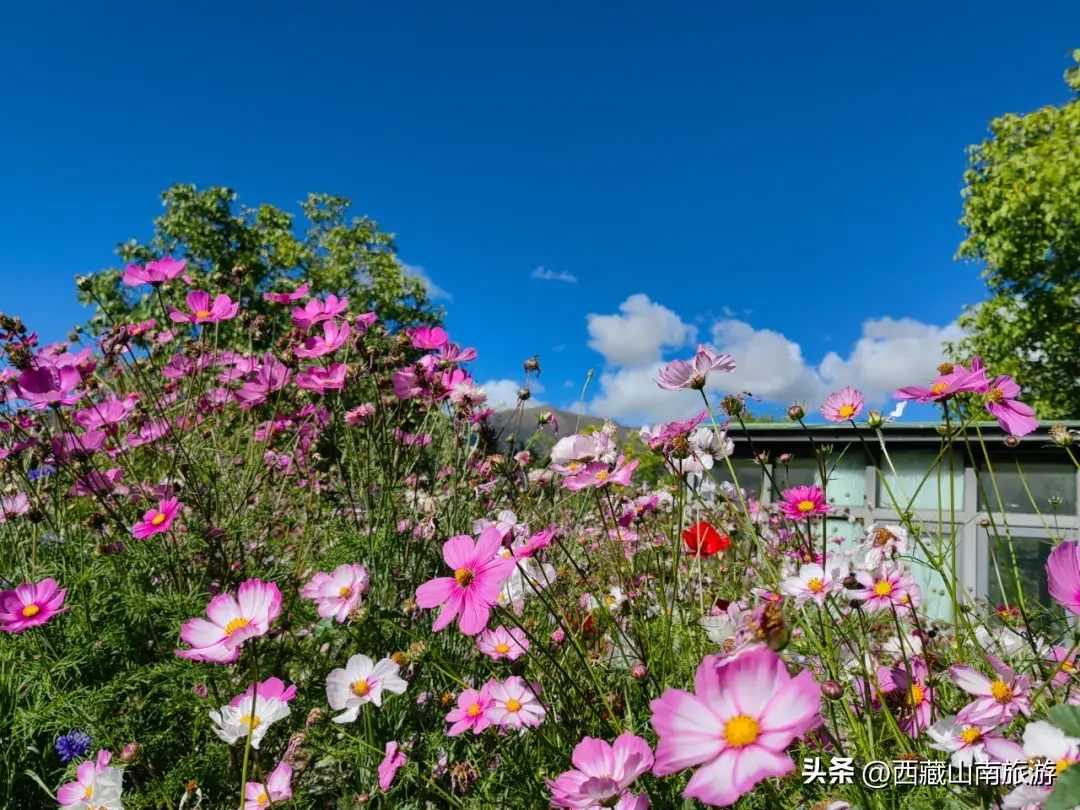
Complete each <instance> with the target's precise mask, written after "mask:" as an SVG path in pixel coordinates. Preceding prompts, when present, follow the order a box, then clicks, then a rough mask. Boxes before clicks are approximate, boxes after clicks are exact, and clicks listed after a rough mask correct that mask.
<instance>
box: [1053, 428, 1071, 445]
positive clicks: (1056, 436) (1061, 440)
mask: <svg viewBox="0 0 1080 810" xmlns="http://www.w3.org/2000/svg"><path fill="white" fill-rule="evenodd" d="M1050 438H1051V440H1053V442H1054V444H1056V445H1058V446H1060V447H1068V446H1069V445H1070V444H1072V440H1073V435H1072V433H1071V432H1069V429H1068V428H1067V427H1065V426H1064V425H1054V426H1053V427H1052V428H1050Z"/></svg>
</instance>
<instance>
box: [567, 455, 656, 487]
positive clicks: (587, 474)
mask: <svg viewBox="0 0 1080 810" xmlns="http://www.w3.org/2000/svg"><path fill="white" fill-rule="evenodd" d="M625 462H626V457H625V456H619V458H618V460H617V461H616V462H615V468H614V469H612V467H611V465H610V464H606V463H604V462H603V461H593V462H590V463H589V464H586V465H585V469H584V470H582V471H581V472H579V473H578V474H577V475H573V476H570V477H568V478H565V479H563V486H564V487H566V488H567V489H568V490H570V491H571V492H577V491H578V490H581V489H586V488H589V487H606V486H607V485H608V484H618V485H619V486H623V487H628V486H630V483H631V481H630V476H631V475H633V473H634V470H636V469H637V466H638V464H639V463H640V462H639V461H638V460H637V459H634V460H633V461H631V462H630V463H629V464H627V463H625Z"/></svg>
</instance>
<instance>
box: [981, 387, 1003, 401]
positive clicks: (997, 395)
mask: <svg viewBox="0 0 1080 810" xmlns="http://www.w3.org/2000/svg"><path fill="white" fill-rule="evenodd" d="M986 401H987V402H998V403H1001V402H1004V401H1005V392H1004V391H1002V390H1001V389H1000V388H994V389H993V390H992V391H990V392H989V393H988V394H987V395H986Z"/></svg>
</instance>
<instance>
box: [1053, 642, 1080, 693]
mask: <svg viewBox="0 0 1080 810" xmlns="http://www.w3.org/2000/svg"><path fill="white" fill-rule="evenodd" d="M1047 663H1048V665H1049V667H1050V669H1051V671H1053V670H1057V671H1058V673H1057V675H1055V676H1054V683H1057V684H1066V683H1068V682H1069V681H1070V680H1072V678H1073V676H1074V675H1075V674H1076V673H1077V671H1078V668H1080V667H1078V665H1077V658H1076V656H1075V655H1069V651H1068V650H1066V649H1065V648H1064V647H1056V646H1055V647H1053V648H1052V649H1051V650H1050V652H1049V655H1048V656H1047ZM1059 665H1060V666H1059Z"/></svg>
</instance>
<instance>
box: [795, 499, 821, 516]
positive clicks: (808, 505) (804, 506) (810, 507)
mask: <svg viewBox="0 0 1080 810" xmlns="http://www.w3.org/2000/svg"><path fill="white" fill-rule="evenodd" d="M816 508H817V504H815V503H814V502H813V501H799V506H798V510H799V511H800V512H802V513H803V514H806V513H807V512H813V511H814V509H816Z"/></svg>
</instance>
